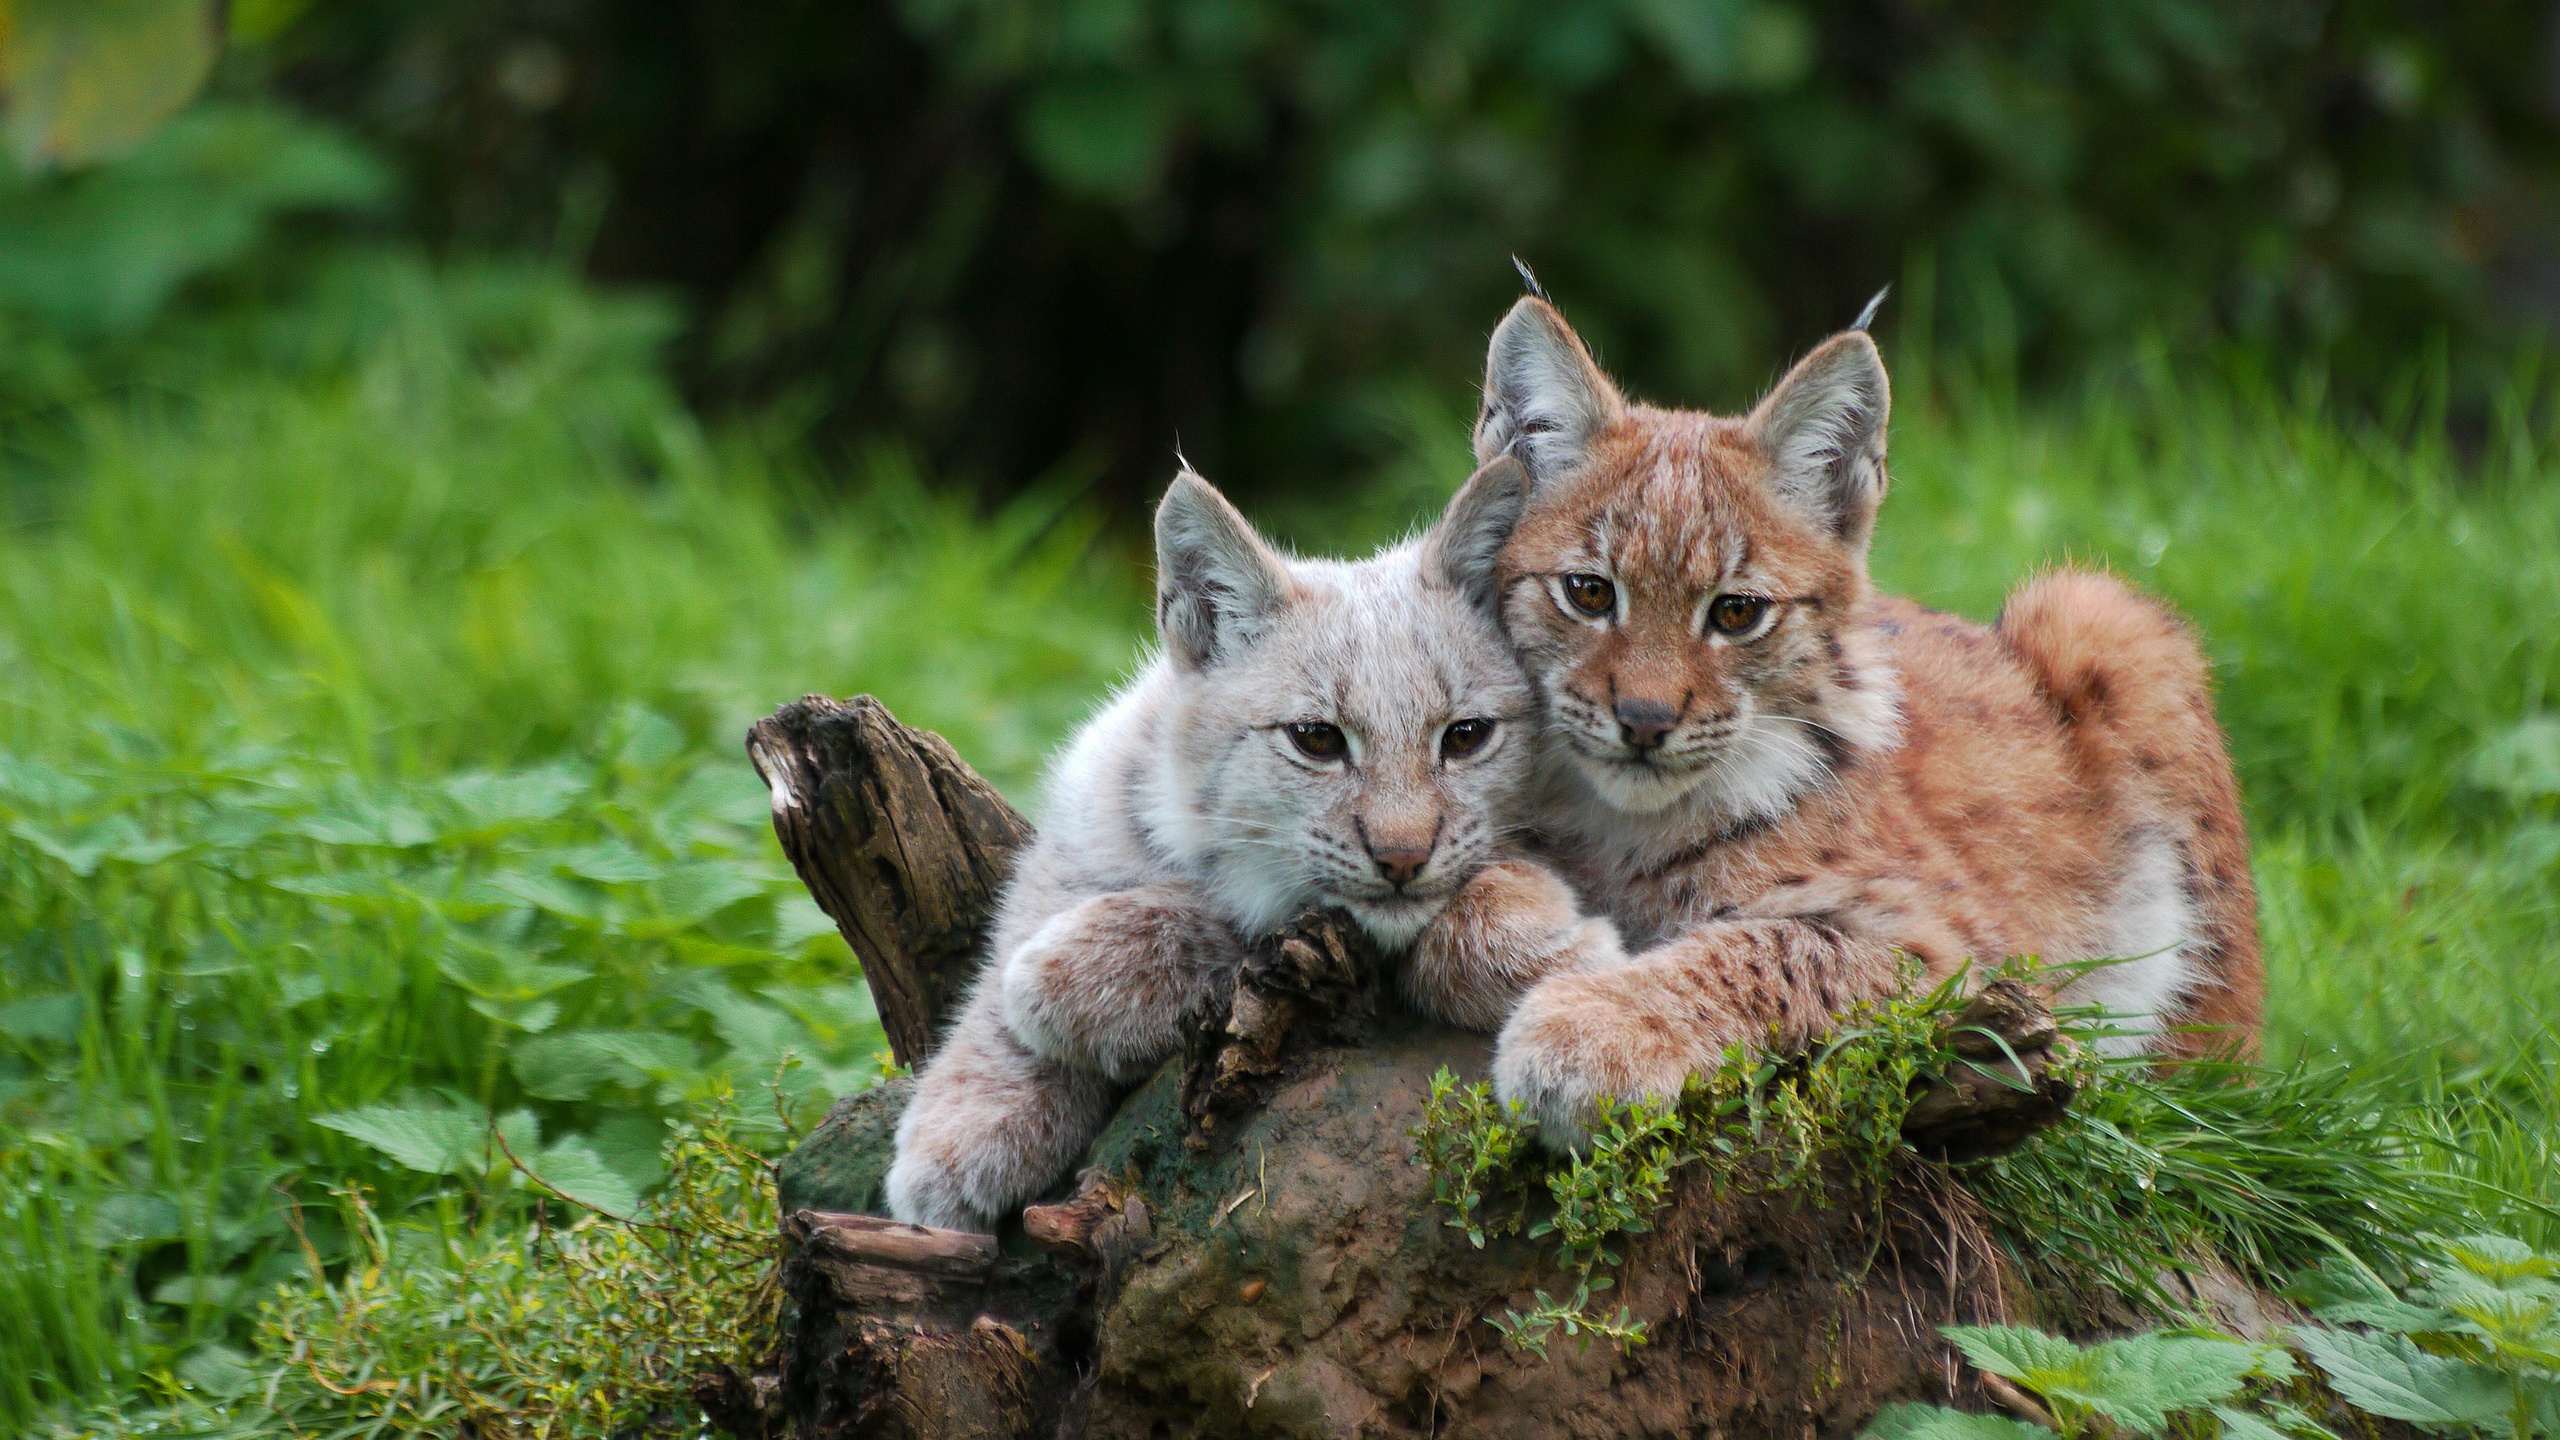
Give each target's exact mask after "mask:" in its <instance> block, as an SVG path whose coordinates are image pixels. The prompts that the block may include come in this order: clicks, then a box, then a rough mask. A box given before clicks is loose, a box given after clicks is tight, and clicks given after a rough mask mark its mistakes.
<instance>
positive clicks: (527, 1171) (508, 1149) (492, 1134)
mask: <svg viewBox="0 0 2560 1440" xmlns="http://www.w3.org/2000/svg"><path fill="white" fill-rule="evenodd" d="M489 1138H490V1139H492V1140H494V1141H496V1142H497V1143H498V1149H499V1151H500V1153H502V1154H504V1155H505V1156H506V1157H507V1163H508V1164H509V1165H512V1166H514V1167H515V1171H516V1173H517V1174H519V1175H522V1176H523V1177H524V1178H526V1179H527V1180H530V1181H532V1182H533V1183H534V1184H536V1185H539V1186H541V1187H542V1191H543V1193H544V1194H546V1195H551V1196H554V1197H557V1198H558V1199H560V1200H562V1201H564V1202H566V1203H568V1204H571V1205H576V1206H578V1207H580V1208H582V1209H587V1210H593V1211H594V1212H596V1213H597V1214H599V1215H601V1216H603V1217H604V1218H606V1219H607V1220H613V1221H618V1222H620V1223H621V1224H624V1225H639V1226H646V1227H648V1228H649V1229H652V1230H672V1229H674V1228H675V1227H674V1226H671V1225H660V1224H656V1223H655V1222H652V1221H648V1220H637V1219H634V1218H632V1217H631V1216H628V1215H616V1214H614V1213H613V1212H612V1211H610V1210H607V1209H606V1208H604V1207H603V1206H601V1205H595V1204H590V1203H589V1202H587V1201H584V1200H581V1199H579V1198H578V1197H577V1196H575V1195H572V1194H570V1193H569V1192H568V1191H566V1190H563V1189H561V1188H560V1187H559V1186H557V1185H554V1184H552V1183H551V1182H550V1181H548V1180H545V1179H543V1178H542V1177H541V1176H539V1175H536V1174H535V1173H533V1167H532V1166H530V1165H527V1164H526V1163H524V1160H523V1159H522V1157H520V1156H518V1155H517V1154H516V1147H514V1146H513V1145H510V1144H508V1143H507V1137H506V1136H505V1135H504V1134H503V1133H501V1132H500V1131H499V1129H498V1127H497V1124H496V1122H494V1121H492V1122H491V1123H490V1125H489Z"/></svg>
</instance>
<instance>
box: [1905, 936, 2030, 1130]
mask: <svg viewBox="0 0 2560 1440" xmlns="http://www.w3.org/2000/svg"><path fill="white" fill-rule="evenodd" d="M2060 1035H2061V1032H2060V1030H2059V1029H2058V1028H2057V1027H2056V1026H2055V1025H2054V1022H2053V1011H2052V1010H2051V1009H2049V1008H2047V1007H2046V1005H2045V1003H2044V1001H2043V1000H2042V999H2040V998H2038V997H2037V996H2036V995H2035V994H2034V993H2033V992H2032V991H2030V990H2028V989H2027V988H2026V987H2025V986H2023V985H2020V984H2019V983H2018V982H2016V981H2014V980H1994V981H1992V982H1991V983H1990V984H1988V985H1985V986H1983V987H1982V990H1981V992H1980V993H1979V994H1977V995H1975V996H1974V997H1973V998H1972V999H1971V1000H1970V1001H1968V1002H1966V1004H1965V1007H1964V1009H1962V1010H1960V1011H1958V1012H1957V1013H1956V1015H1955V1017H1954V1019H1953V1020H1952V1021H1951V1022H1950V1023H1949V1025H1948V1030H1947V1048H1948V1049H1950V1050H1952V1051H1954V1052H1955V1053H1956V1055H1957V1056H1958V1057H1959V1058H1958V1060H1957V1063H1955V1064H1954V1065H1952V1066H1950V1067H1948V1073H1947V1074H1945V1075H1944V1076H1941V1077H1939V1078H1938V1079H1936V1080H1933V1081H1931V1082H1929V1084H1928V1086H1927V1087H1926V1088H1925V1089H1923V1090H1922V1091H1921V1092H1920V1094H1919V1095H1918V1096H1916V1097H1915V1098H1914V1099H1913V1100H1912V1102H1911V1108H1910V1110H1908V1111H1907V1112H1905V1113H1904V1115H1903V1117H1902V1138H1903V1139H1904V1140H1906V1141H1908V1142H1910V1145H1911V1148H1913V1149H1915V1150H1917V1151H1919V1152H1920V1153H1921V1154H1923V1155H1926V1156H1929V1157H1930V1158H1931V1159H1936V1160H1950V1161H1953V1160H1976V1159H1980V1158H1982V1157H1983V1156H1986V1155H1997V1154H1999V1153H2001V1152H2002V1151H2004V1150H2012V1149H2015V1148H2017V1147H2018V1146H2019V1145H2020V1144H2022V1143H2024V1142H2025V1140H2026V1138H2027V1137H2028V1136H2030V1135H2032V1134H2034V1133H2035V1132H2036V1131H2038V1130H2041V1129H2043V1128H2045V1127H2046V1126H2048V1125H2051V1124H2053V1123H2054V1122H2055V1121H2057V1120H2060V1119H2061V1118H2062V1112H2063V1110H2064V1108H2065V1107H2067V1106H2068V1105H2069V1104H2070V1103H2071V1095H2072V1086H2071V1082H2070V1081H2068V1080H2065V1079H2064V1078H2062V1077H2061V1076H2059V1075H2056V1074H2053V1073H2052V1066H2053V1060H2054V1044H2055V1041H2056V1040H2058V1039H2059V1038H2060Z"/></svg>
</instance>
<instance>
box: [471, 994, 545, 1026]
mask: <svg viewBox="0 0 2560 1440" xmlns="http://www.w3.org/2000/svg"><path fill="white" fill-rule="evenodd" d="M463 1003H464V1004H466V1005H469V1006H470V1007H471V1010H472V1013H474V1014H477V1015H485V1016H487V1017H489V1018H490V1019H492V1020H495V1021H497V1022H498V1023H499V1024H501V1025H504V1026H506V1027H507V1028H509V1029H511V1030H522V1031H524V1032H525V1033H526V1034H528V1035H539V1034H541V1033H542V1032H543V1031H545V1030H548V1029H550V1028H551V1027H552V1026H553V1025H556V1024H558V1023H559V1021H560V1002H559V1001H557V1000H491V999H488V998H486V997H484V996H479V995H474V996H472V997H471V998H470V999H469V1000H466V1001H464V1002H463Z"/></svg>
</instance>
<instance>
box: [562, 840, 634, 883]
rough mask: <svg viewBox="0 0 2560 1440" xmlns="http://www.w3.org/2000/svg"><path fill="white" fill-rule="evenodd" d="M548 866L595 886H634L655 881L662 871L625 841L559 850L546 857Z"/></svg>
mask: <svg viewBox="0 0 2560 1440" xmlns="http://www.w3.org/2000/svg"><path fill="white" fill-rule="evenodd" d="M550 862H551V864H552V865H553V866H554V867H556V868H558V869H561V870H565V871H567V872H569V873H570V874H572V875H575V876H577V877H578V878H579V879H581V880H593V881H595V882H596V883H597V884H599V885H637V884H640V883H641V882H643V881H648V880H655V879H657V878H658V874H659V871H660V869H661V868H662V867H661V866H660V865H659V864H658V862H657V861H655V860H652V859H650V858H649V857H648V856H646V855H643V854H641V853H640V852H639V851H638V850H635V849H633V848H632V847H631V844H630V842H629V841H625V840H605V841H599V842H598V843H596V844H593V845H581V846H579V847H578V848H577V849H575V850H562V851H558V852H556V853H554V854H553V855H552V856H550Z"/></svg>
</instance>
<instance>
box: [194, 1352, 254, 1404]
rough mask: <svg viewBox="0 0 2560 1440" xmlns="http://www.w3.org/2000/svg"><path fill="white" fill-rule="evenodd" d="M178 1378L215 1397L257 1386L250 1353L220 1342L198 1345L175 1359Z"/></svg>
mask: <svg viewBox="0 0 2560 1440" xmlns="http://www.w3.org/2000/svg"><path fill="white" fill-rule="evenodd" d="M178 1378H179V1379H180V1380H181V1381H184V1382H185V1383H186V1384H187V1385H189V1386H191V1387H192V1388H194V1389H196V1390H198V1391H201V1392H202V1393H204V1394H206V1395H209V1396H212V1397H213V1398H214V1399H216V1400H234V1399H238V1398H239V1397H240V1396H243V1395H246V1394H248V1393H249V1392H250V1391H251V1390H254V1389H256V1388H257V1384H258V1370H257V1367H255V1366H254V1365H252V1364H251V1363H250V1361H249V1357H248V1356H246V1355H243V1354H241V1353H240V1352H239V1351H237V1350H234V1349H232V1348H231V1347H230V1346H228V1345H223V1344H220V1343H216V1344H211V1345H203V1346H199V1347H197V1348H196V1349H194V1350H192V1351H190V1352H188V1354H187V1358H185V1359H184V1360H181V1361H179V1362H178Z"/></svg>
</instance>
